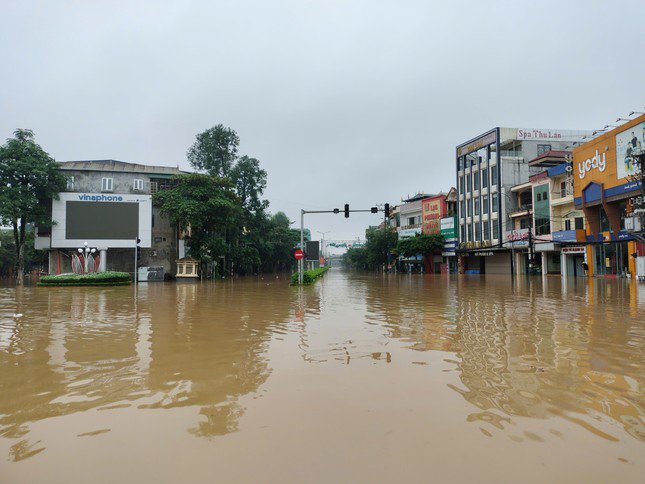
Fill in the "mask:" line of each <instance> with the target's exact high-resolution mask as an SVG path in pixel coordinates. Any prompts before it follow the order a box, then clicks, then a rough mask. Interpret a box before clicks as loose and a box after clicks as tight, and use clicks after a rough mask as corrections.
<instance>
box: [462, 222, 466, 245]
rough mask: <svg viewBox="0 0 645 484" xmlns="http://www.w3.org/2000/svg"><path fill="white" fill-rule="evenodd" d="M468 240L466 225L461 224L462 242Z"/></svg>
mask: <svg viewBox="0 0 645 484" xmlns="http://www.w3.org/2000/svg"><path fill="white" fill-rule="evenodd" d="M465 241H466V226H465V225H462V226H461V242H465Z"/></svg>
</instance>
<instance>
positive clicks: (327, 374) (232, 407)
mask: <svg viewBox="0 0 645 484" xmlns="http://www.w3.org/2000/svg"><path fill="white" fill-rule="evenodd" d="M644 383H645V284H640V285H639V284H638V283H636V282H633V281H625V280H612V281H603V280H583V279H577V280H569V281H566V282H563V281H562V280H561V279H560V278H552V277H546V278H541V277H535V278H517V279H514V280H513V279H511V278H509V277H506V276H497V277H495V276H483V277H480V276H472V277H470V276H462V277H457V276H450V277H447V276H434V275H385V276H384V275H374V274H367V275H365V274H354V273H348V272H342V271H341V270H339V269H333V270H332V271H330V272H329V273H327V274H326V275H325V277H324V278H323V279H322V280H321V281H320V282H318V283H317V284H316V285H314V286H312V287H305V288H294V287H289V286H288V281H287V280H286V279H285V278H282V279H280V278H278V279H276V278H274V277H271V276H267V277H264V278H257V279H256V278H253V279H243V280H237V281H228V282H217V283H210V282H207V283H156V284H155V283H150V284H141V285H140V287H139V289H138V294H137V297H136V298H134V289H133V288H132V287H115V288H92V287H90V288H82V287H77V288H38V287H25V288H20V289H18V290H16V289H15V288H13V287H0V482H3V483H4V482H7V483H23V482H24V483H35V482H47V483H76V482H79V483H80V482H93V483H102V482H105V483H114V482H123V483H125V482H155V483H159V482H258V481H259V482H330V481H336V482H385V481H392V480H398V481H400V482H405V481H409V482H467V481H470V482H518V481H522V482H545V481H546V482H585V483H588V482H642V479H643V476H644V475H645V469H644V465H645V420H644V419H645V409H644V407H645V385H644Z"/></svg>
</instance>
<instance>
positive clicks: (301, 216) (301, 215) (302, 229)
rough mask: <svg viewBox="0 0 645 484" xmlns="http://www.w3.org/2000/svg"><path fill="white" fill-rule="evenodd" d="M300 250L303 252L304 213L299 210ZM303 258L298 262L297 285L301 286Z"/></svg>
mask: <svg viewBox="0 0 645 484" xmlns="http://www.w3.org/2000/svg"><path fill="white" fill-rule="evenodd" d="M300 250H302V251H303V252H304V250H305V211H304V210H302V209H301V210H300ZM303 267H304V257H303V258H302V259H300V260H299V261H298V284H300V285H302V272H303Z"/></svg>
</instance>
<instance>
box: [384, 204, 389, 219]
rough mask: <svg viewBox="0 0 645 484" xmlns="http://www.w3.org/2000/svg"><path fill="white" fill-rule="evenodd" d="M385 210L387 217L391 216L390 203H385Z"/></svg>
mask: <svg viewBox="0 0 645 484" xmlns="http://www.w3.org/2000/svg"><path fill="white" fill-rule="evenodd" d="M384 211H385V218H390V204H389V203H386V204H385V208H384Z"/></svg>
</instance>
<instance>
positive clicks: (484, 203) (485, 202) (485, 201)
mask: <svg viewBox="0 0 645 484" xmlns="http://www.w3.org/2000/svg"><path fill="white" fill-rule="evenodd" d="M488 212H489V210H488V195H484V196H483V197H482V213H483V214H484V215H486V214H488Z"/></svg>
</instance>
